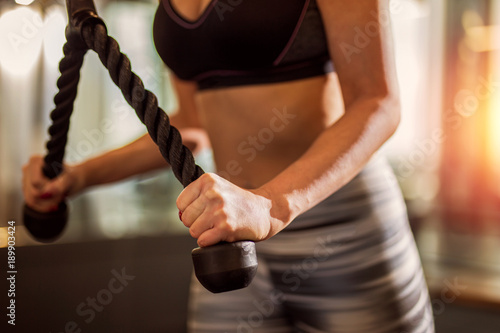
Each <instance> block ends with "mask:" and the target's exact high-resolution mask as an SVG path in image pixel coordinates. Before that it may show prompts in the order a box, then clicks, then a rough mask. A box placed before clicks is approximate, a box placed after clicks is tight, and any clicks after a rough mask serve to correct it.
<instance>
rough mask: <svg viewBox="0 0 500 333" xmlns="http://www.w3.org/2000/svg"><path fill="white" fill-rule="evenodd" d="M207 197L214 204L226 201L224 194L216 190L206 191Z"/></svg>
mask: <svg viewBox="0 0 500 333" xmlns="http://www.w3.org/2000/svg"><path fill="white" fill-rule="evenodd" d="M205 197H206V198H207V199H208V200H209V201H210V202H212V203H219V204H220V203H222V202H223V201H224V200H223V197H222V194H221V193H220V192H219V191H217V190H216V189H214V188H210V189H208V190H206V191H205Z"/></svg>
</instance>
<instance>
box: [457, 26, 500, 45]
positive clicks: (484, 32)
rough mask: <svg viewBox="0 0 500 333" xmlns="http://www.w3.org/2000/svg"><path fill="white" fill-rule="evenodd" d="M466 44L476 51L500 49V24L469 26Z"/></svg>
mask: <svg viewBox="0 0 500 333" xmlns="http://www.w3.org/2000/svg"><path fill="white" fill-rule="evenodd" d="M465 33H466V35H467V36H466V39H465V43H466V45H467V46H468V47H469V48H470V49H471V50H472V51H474V52H488V51H494V50H499V49H500V39H499V38H498V36H500V25H485V26H476V27H470V28H467V29H466V31H465Z"/></svg>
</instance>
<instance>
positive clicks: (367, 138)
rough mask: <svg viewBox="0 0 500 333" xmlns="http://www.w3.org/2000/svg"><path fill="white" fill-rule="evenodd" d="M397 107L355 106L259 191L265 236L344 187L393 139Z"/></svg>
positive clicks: (382, 101)
mask: <svg viewBox="0 0 500 333" xmlns="http://www.w3.org/2000/svg"><path fill="white" fill-rule="evenodd" d="M398 123H399V104H398V102H397V101H395V100H393V99H390V98H373V99H366V100H360V101H359V102H357V103H354V104H352V105H351V107H350V108H349V109H348V110H346V113H345V115H344V116H343V117H342V118H341V119H340V120H339V121H337V122H336V123H335V124H333V125H332V126H331V127H330V128H328V129H327V130H325V131H324V132H323V133H322V134H321V135H320V136H319V137H318V138H317V140H316V141H315V142H314V143H313V145H312V146H311V147H310V148H309V150H308V151H307V152H306V153H305V154H304V155H303V156H302V157H301V158H299V159H298V160H297V161H296V162H294V163H293V164H291V165H290V166H289V167H288V168H287V169H285V170H284V171H283V172H281V173H280V174H279V175H278V176H276V177H275V178H273V179H272V180H271V181H269V182H268V183H266V184H265V185H264V186H262V187H261V189H262V190H263V191H264V192H265V193H267V194H268V195H269V197H270V198H271V199H272V202H273V207H272V210H271V214H272V215H273V217H275V218H276V219H274V221H277V222H276V223H275V224H274V225H273V226H272V231H271V234H272V235H274V234H276V233H277V232H279V231H281V230H282V229H283V228H284V227H286V225H288V223H290V222H291V221H292V220H293V219H294V218H295V217H296V216H297V215H299V214H301V213H302V212H304V211H306V210H308V209H309V208H312V207H313V206H315V205H316V204H318V203H319V202H321V201H322V200H323V199H325V198H326V197H328V196H329V195H331V194H332V193H333V192H335V191H337V190H338V189H340V188H341V187H342V186H343V185H344V184H346V183H347V182H349V181H350V180H351V179H352V178H353V177H354V176H355V175H356V174H357V173H358V172H359V171H360V170H361V169H362V168H363V166H364V165H365V164H366V163H367V162H368V160H369V159H370V157H371V156H372V155H373V154H374V153H375V152H376V151H377V150H378V149H379V148H380V146H382V144H383V143H384V142H385V141H386V140H387V139H388V138H389V137H390V136H391V135H392V134H393V133H394V131H395V129H396V128H397V125H398Z"/></svg>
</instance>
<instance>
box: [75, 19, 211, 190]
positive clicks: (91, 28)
mask: <svg viewBox="0 0 500 333" xmlns="http://www.w3.org/2000/svg"><path fill="white" fill-rule="evenodd" d="M82 37H83V40H84V41H85V43H86V45H87V47H88V48H90V49H92V50H94V51H95V52H96V53H97V54H98V56H99V59H100V60H101V62H102V64H103V65H104V66H105V67H106V68H107V69H108V71H109V75H110V76H111V79H112V80H113V82H114V83H115V84H116V85H117V86H118V87H119V88H120V90H121V92H122V94H123V96H124V97H125V100H126V101H127V102H128V103H129V104H130V106H132V108H133V109H134V110H135V112H136V114H137V116H138V117H139V119H140V120H141V122H142V123H144V125H146V128H147V129H148V132H149V135H150V136H151V138H152V139H153V141H154V142H155V143H156V144H157V145H158V147H159V149H160V152H161V154H162V155H163V157H164V158H165V160H166V161H167V162H168V163H169V164H170V165H171V167H172V171H173V173H174V175H175V177H176V178H177V179H178V180H179V181H180V182H181V183H182V185H183V186H184V187H186V186H188V185H189V184H190V183H191V182H193V181H194V180H196V179H197V178H198V177H200V176H201V175H202V174H203V173H204V171H203V170H202V169H201V168H200V167H199V166H198V165H196V164H195V162H194V157H193V154H192V153H191V151H190V150H189V149H188V148H187V147H186V146H184V145H183V144H182V138H181V135H180V133H179V131H178V130H177V128H175V127H174V126H171V125H170V119H169V117H168V115H167V114H166V113H165V111H163V110H162V109H161V108H160V107H159V106H158V99H157V98H156V96H155V95H154V94H153V93H152V92H151V91H149V90H146V89H145V88H144V84H143V83H142V80H141V79H140V78H139V77H138V76H137V75H136V74H135V73H134V72H132V69H131V65H130V60H129V58H128V57H127V56H126V55H125V54H123V53H121V52H120V46H119V45H118V43H117V42H116V40H114V39H113V38H112V37H109V36H108V34H107V32H106V27H105V26H104V24H102V23H99V22H96V23H95V24H86V25H84V26H83V27H82Z"/></svg>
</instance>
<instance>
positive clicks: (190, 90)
mask: <svg viewBox="0 0 500 333" xmlns="http://www.w3.org/2000/svg"><path fill="white" fill-rule="evenodd" d="M170 78H171V82H172V85H173V88H174V91H175V94H176V97H177V111H176V113H175V114H174V115H172V117H171V121H172V123H173V125H174V126H176V127H178V128H182V127H201V125H200V121H199V118H198V111H197V109H196V101H195V95H196V92H197V90H198V87H197V84H196V83H195V82H191V81H184V80H181V79H179V78H178V77H177V76H176V75H175V74H173V73H171V74H170Z"/></svg>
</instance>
